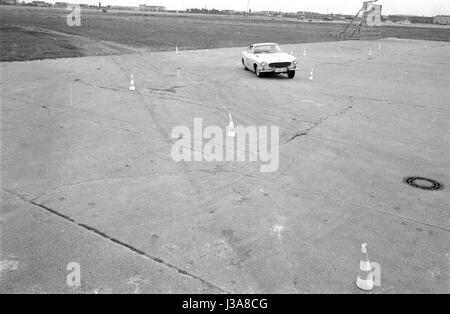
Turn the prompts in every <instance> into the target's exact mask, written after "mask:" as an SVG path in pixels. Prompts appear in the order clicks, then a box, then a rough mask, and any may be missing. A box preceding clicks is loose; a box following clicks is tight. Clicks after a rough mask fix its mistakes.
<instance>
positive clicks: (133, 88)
mask: <svg viewBox="0 0 450 314" xmlns="http://www.w3.org/2000/svg"><path fill="white" fill-rule="evenodd" d="M130 90H136V85H135V84H134V77H133V74H131V81H130Z"/></svg>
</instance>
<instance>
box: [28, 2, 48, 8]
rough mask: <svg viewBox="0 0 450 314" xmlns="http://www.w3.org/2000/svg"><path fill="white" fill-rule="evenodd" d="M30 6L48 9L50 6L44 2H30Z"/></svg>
mask: <svg viewBox="0 0 450 314" xmlns="http://www.w3.org/2000/svg"><path fill="white" fill-rule="evenodd" d="M31 5H33V6H35V7H50V6H51V4H50V3H47V2H45V1H33V2H31Z"/></svg>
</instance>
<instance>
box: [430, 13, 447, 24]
mask: <svg viewBox="0 0 450 314" xmlns="http://www.w3.org/2000/svg"><path fill="white" fill-rule="evenodd" d="M433 23H434V24H443V25H448V24H450V15H438V16H435V17H434V19H433Z"/></svg>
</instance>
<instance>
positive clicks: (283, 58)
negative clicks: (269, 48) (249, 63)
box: [255, 52, 297, 63]
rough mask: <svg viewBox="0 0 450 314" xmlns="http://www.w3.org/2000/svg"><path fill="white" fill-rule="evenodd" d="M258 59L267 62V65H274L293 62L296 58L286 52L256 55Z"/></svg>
mask: <svg viewBox="0 0 450 314" xmlns="http://www.w3.org/2000/svg"><path fill="white" fill-rule="evenodd" d="M255 56H256V59H257V60H259V61H260V62H263V61H264V62H267V63H273V62H293V61H294V60H295V59H297V58H295V57H294V56H293V55H291V54H289V53H285V52H281V53H268V54H258V55H255Z"/></svg>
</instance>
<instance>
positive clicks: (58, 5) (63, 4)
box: [54, 2, 69, 8]
mask: <svg viewBox="0 0 450 314" xmlns="http://www.w3.org/2000/svg"><path fill="white" fill-rule="evenodd" d="M68 5H69V4H68V3H67V2H55V5H54V7H55V8H67V6H68Z"/></svg>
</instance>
